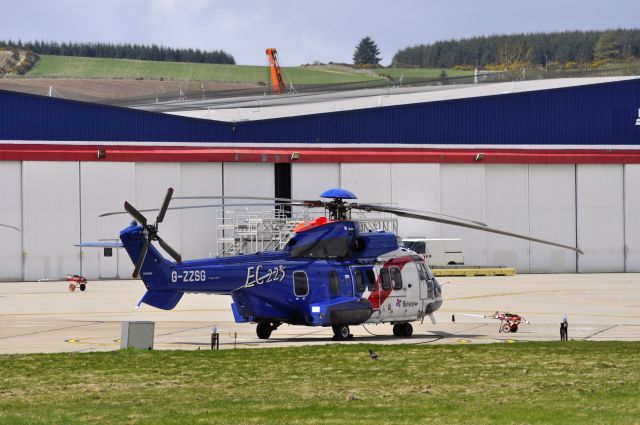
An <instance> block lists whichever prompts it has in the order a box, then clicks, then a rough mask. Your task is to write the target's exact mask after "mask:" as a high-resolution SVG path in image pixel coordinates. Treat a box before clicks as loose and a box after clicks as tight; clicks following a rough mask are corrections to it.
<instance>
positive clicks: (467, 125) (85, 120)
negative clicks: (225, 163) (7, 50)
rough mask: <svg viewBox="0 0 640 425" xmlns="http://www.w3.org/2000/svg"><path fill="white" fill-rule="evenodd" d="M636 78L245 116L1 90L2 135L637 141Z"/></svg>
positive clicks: (639, 93)
mask: <svg viewBox="0 0 640 425" xmlns="http://www.w3.org/2000/svg"><path fill="white" fill-rule="evenodd" d="M638 108H640V80H638V79H635V80H628V81H620V82H613V83H604V84H596V85H587V86H578V87H569V88H562V89H554V90H541V91H534V92H524V93H513V94H503V95H497V96H487V97H479V98H468V99H456V100H449V101H441V102H428V103H420V104H410V105H401V106H390V107H378V108H371V109H361V110H353V111H340V112H331V113H325V114H316V115H307V116H299V117H290V118H280V119H271V120H262V121H243V122H239V123H235V124H231V123H223V122H216V121H210V120H199V119H192V118H184V117H178V116H172V115H165V114H158V113H152V112H144V111H137V110H132V109H126V108H118V107H111V106H104V105H96V104H90V103H82V102H74V101H68V100H61V99H52V98H47V97H41V96H33V95H25V94H19V93H13V92H3V91H0V140H40V141H63V142H64V141H115V142H118V141H123V142H220V143H222V144H224V143H227V142H235V143H258V144H265V145H268V144H272V143H304V144H309V145H311V146H313V145H314V144H319V143H339V144H340V143H354V144H358V143H368V144H371V143H380V144H382V143H400V144H435V145H505V147H508V146H509V145H523V144H526V145H563V146H564V145H576V146H580V145H601V146H606V145H630V146H631V145H639V144H640V126H636V125H635V122H636V119H637V118H638Z"/></svg>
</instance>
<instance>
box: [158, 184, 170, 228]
mask: <svg viewBox="0 0 640 425" xmlns="http://www.w3.org/2000/svg"><path fill="white" fill-rule="evenodd" d="M172 195H173V188H172V187H170V188H169V189H167V194H166V195H165V197H164V202H163V203H162V207H160V214H158V218H156V224H158V223H162V220H164V215H165V214H166V213H167V208H169V202H171V196H172Z"/></svg>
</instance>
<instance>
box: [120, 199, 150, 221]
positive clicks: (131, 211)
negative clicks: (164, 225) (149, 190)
mask: <svg viewBox="0 0 640 425" xmlns="http://www.w3.org/2000/svg"><path fill="white" fill-rule="evenodd" d="M124 209H125V210H126V211H127V212H128V213H129V214H131V217H133V218H135V219H136V221H137V222H138V223H140V224H141V225H142V226H143V227H144V226H146V225H147V218H146V217H145V216H143V215H142V214H141V213H140V211H138V210H137V209H135V208H134V207H133V205H131V204H130V203H128V202H126V201H125V203H124Z"/></svg>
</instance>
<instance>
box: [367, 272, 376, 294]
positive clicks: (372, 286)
mask: <svg viewBox="0 0 640 425" xmlns="http://www.w3.org/2000/svg"><path fill="white" fill-rule="evenodd" d="M366 273H367V289H369V291H372V292H373V291H375V290H376V274H375V273H374V272H373V269H367V271H366Z"/></svg>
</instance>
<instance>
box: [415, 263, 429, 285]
mask: <svg viewBox="0 0 640 425" xmlns="http://www.w3.org/2000/svg"><path fill="white" fill-rule="evenodd" d="M416 268H417V269H418V278H419V279H420V280H421V281H425V280H427V268H426V267H425V266H424V264H423V263H422V261H420V262H418V261H416Z"/></svg>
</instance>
